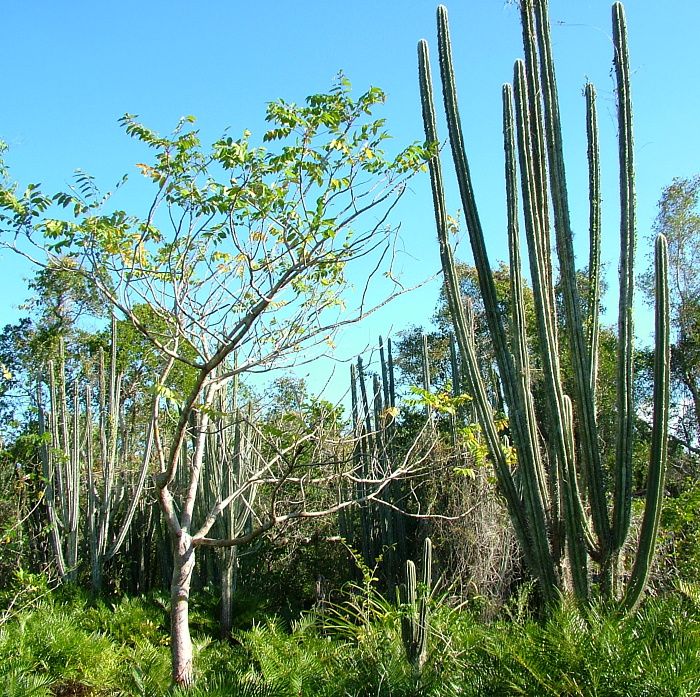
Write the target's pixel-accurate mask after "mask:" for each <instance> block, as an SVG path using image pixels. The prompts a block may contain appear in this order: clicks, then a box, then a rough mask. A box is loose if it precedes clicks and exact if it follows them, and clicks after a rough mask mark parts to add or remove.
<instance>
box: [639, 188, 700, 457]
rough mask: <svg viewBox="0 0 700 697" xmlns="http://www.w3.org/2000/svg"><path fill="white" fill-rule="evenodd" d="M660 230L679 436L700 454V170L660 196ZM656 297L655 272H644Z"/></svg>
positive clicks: (646, 283)
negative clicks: (666, 274) (665, 241)
mask: <svg viewBox="0 0 700 697" xmlns="http://www.w3.org/2000/svg"><path fill="white" fill-rule="evenodd" d="M654 232H655V233H663V234H664V235H666V237H667V239H668V261H669V298H670V303H671V320H672V327H673V329H674V333H675V340H674V342H673V345H672V347H671V371H672V383H673V388H674V394H675V399H674V402H675V409H676V413H675V415H674V418H673V419H672V424H673V431H674V435H675V437H676V438H677V439H678V440H679V441H680V442H681V443H683V444H684V445H685V447H686V449H688V450H689V451H690V452H695V453H696V454H697V453H698V450H697V447H698V438H699V437H700V266H699V265H698V259H700V175H695V176H693V177H687V178H682V177H678V178H676V179H674V180H673V182H672V183H671V184H670V185H669V186H667V187H666V188H665V189H664V190H663V192H662V194H661V199H660V200H659V212H658V215H657V218H656V222H655V224H654ZM642 283H643V287H644V288H645V290H646V292H647V295H648V296H649V297H650V298H652V297H653V292H654V290H653V288H654V286H653V278H652V275H651V272H650V273H648V274H646V275H645V276H644V277H642Z"/></svg>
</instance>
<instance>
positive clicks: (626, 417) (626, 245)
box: [612, 2, 635, 552]
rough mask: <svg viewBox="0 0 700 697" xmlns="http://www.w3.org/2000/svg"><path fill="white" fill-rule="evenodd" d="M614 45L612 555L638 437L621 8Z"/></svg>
mask: <svg viewBox="0 0 700 697" xmlns="http://www.w3.org/2000/svg"><path fill="white" fill-rule="evenodd" d="M613 43H614V47H615V61H614V62H615V76H616V84H617V114H618V140H619V161H620V302H619V310H618V329H617V331H618V357H617V444H616V456H615V459H616V468H615V496H614V509H613V531H612V532H613V534H612V536H613V552H617V551H618V550H619V549H621V548H622V545H623V544H624V542H625V538H626V537H627V532H628V530H629V525H630V516H631V509H632V449H633V442H632V441H633V433H634V420H635V410H634V373H633V361H634V347H633V342H634V326H633V322H632V304H633V295H634V242H635V239H634V238H635V200H634V150H633V140H632V102H631V98H630V67H629V56H628V51H627V27H626V23H625V14H624V10H623V8H622V5H621V4H620V3H619V2H616V3H615V4H614V5H613Z"/></svg>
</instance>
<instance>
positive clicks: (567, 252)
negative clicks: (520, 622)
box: [418, 0, 669, 606]
mask: <svg viewBox="0 0 700 697" xmlns="http://www.w3.org/2000/svg"><path fill="white" fill-rule="evenodd" d="M520 8H521V20H522V27H523V44H524V49H525V60H524V61H517V62H516V63H515V70H514V84H513V88H511V87H510V86H509V85H506V86H505V87H504V91H503V114H504V116H503V118H504V121H503V131H504V148H505V157H506V169H505V181H506V199H507V213H508V242H509V254H510V278H511V294H512V299H513V314H512V317H511V318H510V323H511V336H512V339H511V340H510V341H509V340H508V338H507V335H506V331H505V327H504V321H505V318H503V317H501V316H500V310H499V306H498V303H497V302H496V293H495V285H494V280H493V277H492V274H491V266H490V264H489V260H488V255H487V251H486V245H485V241H484V234H483V230H482V226H481V222H480V219H479V214H478V210H477V206H476V201H475V198H474V192H473V186H472V182H471V175H470V171H469V165H468V161H467V156H466V150H465V145H464V140H463V135H462V128H461V122H460V116H459V110H458V104H457V96H456V88H455V79H454V72H453V67H452V57H451V44H450V37H449V27H448V23H447V11H446V10H445V8H444V7H442V6H441V7H439V8H438V51H439V58H440V73H441V81H442V88H443V97H444V104H445V112H446V116H447V125H448V131H449V140H450V145H451V150H452V157H453V161H454V165H455V169H456V174H457V182H458V185H459V191H460V195H461V198H462V207H463V209H464V212H465V220H466V223H467V229H468V232H469V238H470V242H471V247H472V251H473V255H474V260H475V265H476V269H477V272H478V278H479V286H480V290H481V293H482V296H483V300H484V306H485V310H486V321H487V324H488V329H489V334H490V337H491V341H492V343H493V348H494V353H495V357H496V363H497V366H498V374H499V378H500V381H501V384H502V386H503V393H504V398H505V403H506V407H507V411H508V417H509V424H510V433H511V437H512V441H513V444H514V446H515V449H516V452H517V462H518V485H516V481H515V478H514V474H513V472H511V470H510V468H509V467H508V465H507V463H506V461H505V458H504V454H503V448H502V446H501V443H500V441H499V438H498V434H497V432H496V429H495V427H494V424H493V412H492V407H491V405H490V404H489V402H488V399H487V393H486V389H485V386H484V381H483V379H482V376H481V373H480V371H479V366H478V364H477V362H476V357H475V354H474V351H473V336H472V333H471V330H470V327H469V323H468V321H467V319H466V314H465V311H464V307H463V304H462V302H461V299H460V295H459V287H458V285H457V277H456V272H455V264H454V259H453V256H452V251H451V248H450V245H449V240H448V230H447V213H446V205H445V200H444V193H443V183H442V171H441V166H440V161H439V158H438V156H437V155H435V156H433V158H432V159H431V161H430V163H429V169H430V175H431V186H432V192H433V202H434V207H435V219H436V226H437V233H438V242H439V247H440V258H441V261H442V266H443V272H444V276H445V288H446V293H447V297H448V304H449V309H450V313H451V316H452V320H453V324H454V329H455V335H456V339H457V344H458V348H459V353H460V359H461V361H462V371H463V374H464V378H465V386H466V388H467V389H468V390H469V392H470V393H471V395H472V397H473V399H474V408H475V412H476V416H477V418H478V420H479V422H480V424H481V427H482V431H483V433H484V436H485V440H486V443H487V446H488V448H489V452H490V455H491V458H492V460H493V462H494V466H495V470H496V476H497V479H498V482H499V487H500V489H501V492H502V493H503V495H504V498H505V500H506V504H507V506H508V510H509V513H510V517H511V520H512V522H513V525H514V528H515V532H516V534H517V537H518V540H519V542H520V546H521V548H522V551H523V554H524V558H525V562H526V564H527V565H528V567H529V568H530V571H531V573H532V574H533V576H534V577H535V578H536V579H537V580H538V581H539V585H540V588H541V590H542V594H543V598H544V599H545V600H546V601H552V600H556V598H557V596H558V593H559V592H560V591H561V590H562V589H565V588H566V587H567V586H568V583H567V582H568V581H570V583H571V587H572V590H573V592H574V594H575V596H576V597H578V598H579V599H580V600H582V601H584V602H585V601H587V600H588V598H589V592H590V591H589V580H590V572H589V568H588V564H589V559H592V560H593V561H595V562H596V563H597V564H598V566H599V569H600V578H601V590H602V592H603V593H604V594H605V595H610V594H612V593H613V592H614V587H613V569H614V568H615V567H616V561H617V556H618V555H619V552H620V549H621V548H622V545H623V544H624V542H625V539H626V537H627V534H628V530H629V523H630V512H631V488H630V484H631V465H632V435H633V426H634V405H633V401H632V397H633V395H632V385H633V383H632V380H633V373H632V358H633V345H632V339H633V330H632V315H631V308H632V291H633V285H634V267H633V260H634V227H635V219H634V164H633V154H632V116H631V113H632V112H631V102H630V96H629V94H630V90H629V60H628V56H627V39H626V29H625V19H624V13H623V10H622V6H621V5H620V3H615V5H614V6H613V24H614V43H615V69H616V76H617V86H618V121H619V143H620V145H619V153H620V154H619V157H620V192H621V210H622V215H621V224H620V246H621V262H620V304H619V322H618V356H617V366H618V380H617V393H618V405H617V415H618V421H617V444H616V463H615V474H614V491H613V492H612V501H613V505H612V511H610V510H609V508H608V500H609V497H608V492H607V490H606V486H605V477H604V473H603V466H602V463H601V459H600V452H599V447H598V429H597V423H596V412H595V397H596V366H597V351H598V348H597V346H598V311H599V293H600V290H599V286H600V281H599V273H600V270H599V269H600V241H599V234H600V184H599V173H598V169H599V164H598V144H597V126H596V115H595V99H594V97H595V92H594V90H593V87H592V86H590V85H589V86H587V87H586V102H587V131H588V143H589V145H588V158H589V203H590V206H589V208H590V246H591V251H590V264H589V286H590V289H589V297H588V316H587V317H586V320H587V321H586V326H587V331H585V330H584V322H583V315H582V304H581V300H580V298H579V291H578V288H577V283H576V269H575V260H574V253H573V243H572V232H571V224H570V219H569V204H568V193H567V184H566V171H565V166H564V155H563V145H562V135H561V123H560V115H559V106H558V97H557V87H556V78H555V72H554V63H553V59H552V50H551V40H550V31H549V19H548V11H547V2H546V0H522V2H521V3H520ZM418 56H419V58H418V61H419V75H420V88H421V102H422V109H423V120H424V124H425V135H426V140H427V141H428V142H429V143H436V142H439V139H438V136H437V132H436V126H435V110H434V106H433V97H432V85H431V76H430V66H429V59H428V50H427V44H426V43H425V42H424V41H421V42H420V43H419V48H418ZM516 136H517V138H516ZM516 140H517V148H516ZM516 153H517V154H516ZM518 169H519V170H520V190H521V196H522V204H523V213H522V218H523V221H524V230H525V238H526V242H527V249H528V259H529V265H530V275H531V277H532V288H533V298H534V308H535V318H536V324H537V333H538V340H539V345H540V354H539V365H540V368H541V371H542V383H543V389H544V394H545V399H544V406H543V407H541V408H536V404H535V400H534V397H533V393H532V386H531V379H530V368H529V351H528V348H527V334H526V329H525V320H524V301H523V284H522V277H521V273H522V272H521V260H520V241H519V230H518V195H517V188H518V187H517V184H518V176H517V170H518ZM550 209H551V212H552V216H551V217H552V220H551V221H550ZM552 236H553V239H554V242H555V244H556V253H557V260H558V268H559V273H560V286H561V290H562V297H563V311H564V320H565V321H564V331H563V333H564V334H565V339H566V341H567V343H568V348H569V354H570V356H571V365H572V373H573V375H572V378H573V380H572V383H573V394H572V396H571V398H570V397H569V395H567V394H565V392H564V388H563V380H562V369H561V366H560V364H559V356H560V355H561V354H562V351H561V349H560V337H559V331H560V323H559V322H558V319H557V305H556V302H555V287H554V280H553V275H552V259H551V252H550V245H551V239H552ZM656 263H657V312H656V314H657V320H658V323H657V330H656V357H657V358H656V361H657V364H656V369H655V411H654V424H653V429H654V436H653V445H652V454H651V461H650V466H649V485H648V496H647V505H646V509H645V515H644V522H643V525H642V531H641V534H640V540H639V544H638V554H637V558H636V562H635V565H634V569H633V572H632V578H631V580H630V583H629V585H628V587H627V591H626V593H625V599H624V603H625V604H626V605H627V606H632V605H634V604H635V603H636V602H637V600H638V598H639V597H640V594H641V592H642V590H643V588H644V585H645V583H646V578H647V575H648V568H649V561H650V559H651V554H652V552H653V540H654V535H655V532H656V528H657V525H658V514H659V508H660V502H661V497H662V494H663V472H664V467H665V459H666V428H667V420H668V389H669V385H668V372H667V367H666V366H667V365H668V355H669V343H668V335H667V332H668V329H667V324H668V304H667V301H666V300H665V297H666V296H665V293H666V291H665V290H664V289H665V285H666V270H665V269H666V262H665V242H664V241H663V240H660V241H659V242H658V243H657V262H656ZM542 426H544V427H542ZM540 433H546V434H547V437H546V440H543V438H542V437H541V436H540ZM577 458H579V461H578V462H577ZM579 480H581V482H582V483H583V484H584V485H585V487H586V491H587V497H586V499H585V505H584V497H583V494H582V491H581V489H580V484H579ZM564 549H565V550H566V552H565V553H566V562H567V564H566V565H564V564H563V563H562V561H563V554H564ZM565 568H566V569H568V575H569V578H566V577H567V574H566V573H564V569H565Z"/></svg>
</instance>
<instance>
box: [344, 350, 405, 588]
mask: <svg viewBox="0 0 700 697" xmlns="http://www.w3.org/2000/svg"><path fill="white" fill-rule="evenodd" d="M379 362H380V374H379V375H373V376H372V397H371V399H370V397H369V395H368V390H367V385H366V382H367V376H366V374H365V367H364V363H363V361H362V358H361V357H358V359H357V365H356V366H355V365H352V366H351V367H350V381H351V383H350V384H351V389H350V393H351V408H352V419H353V424H354V429H353V434H354V453H353V458H354V463H353V464H354V470H355V471H356V472H357V473H358V474H359V477H358V481H357V483H356V484H355V491H354V492H353V495H354V497H355V498H356V499H358V500H360V501H363V502H362V503H361V505H360V510H359V527H360V530H359V535H357V536H356V537H357V538H358V539H357V540H356V543H359V545H360V548H361V551H362V555H363V558H364V560H365V563H366V564H368V565H369V566H372V565H374V563H375V561H376V559H377V558H379V557H380V556H381V557H382V559H383V573H384V576H385V578H386V580H387V582H388V585H389V586H392V585H394V584H395V583H396V581H397V580H398V574H399V573H400V571H399V569H400V567H401V565H402V563H403V561H404V560H405V559H406V555H407V543H406V521H405V517H404V516H403V515H402V513H401V510H400V508H401V506H402V499H403V497H404V493H403V492H402V487H401V483H400V482H398V481H392V482H391V483H390V484H389V485H388V486H387V487H386V488H385V491H384V492H383V493H382V498H383V499H384V500H385V501H387V502H389V503H390V504H391V505H389V506H385V505H382V504H381V503H377V502H374V501H372V502H368V501H364V499H365V497H366V495H367V493H368V492H369V491H370V490H371V488H372V486H371V485H370V484H368V482H371V481H378V480H380V479H381V477H382V476H385V475H386V474H388V473H389V472H391V471H392V468H393V467H394V465H395V463H394V462H393V460H392V458H393V449H394V448H393V443H392V441H393V438H394V435H395V432H396V414H397V412H396V392H395V381H394V361H393V356H392V347H391V340H390V339H388V340H387V343H386V353H385V350H384V342H383V340H382V338H381V337H380V338H379ZM358 388H359V389H358ZM344 521H345V526H346V527H347V525H348V522H349V518H348V517H347V516H346V517H345V518H344ZM344 534H345V535H346V537H348V538H349V539H351V540H352V539H353V537H355V536H353V535H352V532H351V531H350V530H345V531H344Z"/></svg>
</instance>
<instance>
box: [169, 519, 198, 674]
mask: <svg viewBox="0 0 700 697" xmlns="http://www.w3.org/2000/svg"><path fill="white" fill-rule="evenodd" d="M173 547H174V548H173V553H174V567H173V578H172V584H171V586H170V603H171V606H172V607H171V610H170V651H171V654H172V661H173V682H174V683H175V684H176V685H183V686H185V687H187V686H190V685H192V684H193V682H194V672H193V670H192V639H191V638H190V620H189V598H190V583H191V581H192V570H193V569H194V547H193V546H192V537H191V536H190V535H188V534H187V533H186V532H184V531H182V532H181V533H180V537H179V539H177V540H176V542H175V544H174V545H173Z"/></svg>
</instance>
